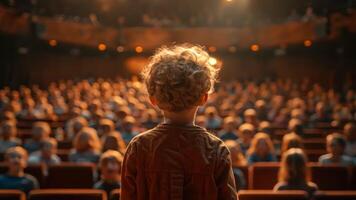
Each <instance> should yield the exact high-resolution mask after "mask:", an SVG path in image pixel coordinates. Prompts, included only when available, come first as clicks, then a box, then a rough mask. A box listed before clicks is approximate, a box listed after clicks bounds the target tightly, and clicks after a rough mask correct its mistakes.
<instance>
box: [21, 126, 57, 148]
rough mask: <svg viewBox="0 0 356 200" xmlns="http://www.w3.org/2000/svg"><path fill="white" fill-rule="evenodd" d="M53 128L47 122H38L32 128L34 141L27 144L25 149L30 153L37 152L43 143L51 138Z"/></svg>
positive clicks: (30, 140)
mask: <svg viewBox="0 0 356 200" xmlns="http://www.w3.org/2000/svg"><path fill="white" fill-rule="evenodd" d="M50 134H51V128H50V126H49V124H48V123H47V122H36V123H34V124H33V127H32V139H29V140H27V141H26V142H25V144H24V147H25V149H26V150H27V151H28V152H29V153H32V152H35V151H38V150H40V149H41V143H42V141H44V140H46V139H48V138H49V135H50Z"/></svg>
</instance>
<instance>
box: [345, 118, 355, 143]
mask: <svg viewBox="0 0 356 200" xmlns="http://www.w3.org/2000/svg"><path fill="white" fill-rule="evenodd" d="M344 134H345V137H346V138H347V140H348V141H356V125H355V123H352V122H349V123H347V124H345V126H344Z"/></svg>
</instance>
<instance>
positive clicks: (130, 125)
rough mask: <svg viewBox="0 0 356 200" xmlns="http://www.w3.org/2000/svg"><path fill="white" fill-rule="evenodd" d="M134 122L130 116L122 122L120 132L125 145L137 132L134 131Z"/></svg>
mask: <svg viewBox="0 0 356 200" xmlns="http://www.w3.org/2000/svg"><path fill="white" fill-rule="evenodd" d="M135 123H136V120H135V118H133V117H131V116H127V117H125V119H124V121H123V122H122V131H121V136H122V139H124V141H125V143H126V144H128V143H129V142H130V141H131V139H132V138H133V137H135V136H136V135H137V134H138V132H137V131H136V130H135V127H134V125H135Z"/></svg>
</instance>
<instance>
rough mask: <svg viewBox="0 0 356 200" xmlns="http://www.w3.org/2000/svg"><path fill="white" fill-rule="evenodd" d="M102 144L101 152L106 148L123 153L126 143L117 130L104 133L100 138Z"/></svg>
mask: <svg viewBox="0 0 356 200" xmlns="http://www.w3.org/2000/svg"><path fill="white" fill-rule="evenodd" d="M102 144H103V145H102V146H103V152H105V151H107V150H115V151H119V152H120V153H125V150H126V144H125V142H124V140H123V139H122V138H121V135H120V133H118V132H116V133H111V134H109V135H106V136H105V138H104V139H103V140H102Z"/></svg>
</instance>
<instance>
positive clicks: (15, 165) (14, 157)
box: [5, 146, 28, 172]
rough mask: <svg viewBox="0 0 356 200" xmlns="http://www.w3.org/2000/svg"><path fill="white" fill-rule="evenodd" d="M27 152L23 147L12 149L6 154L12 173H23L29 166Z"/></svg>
mask: <svg viewBox="0 0 356 200" xmlns="http://www.w3.org/2000/svg"><path fill="white" fill-rule="evenodd" d="M27 158H28V154H27V151H26V150H25V149H24V148H22V147H19V146H17V147H11V148H9V149H7V151H6V152H5V161H6V163H7V166H8V167H9V171H11V172H21V171H23V169H24V168H25V167H26V166H27Z"/></svg>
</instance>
